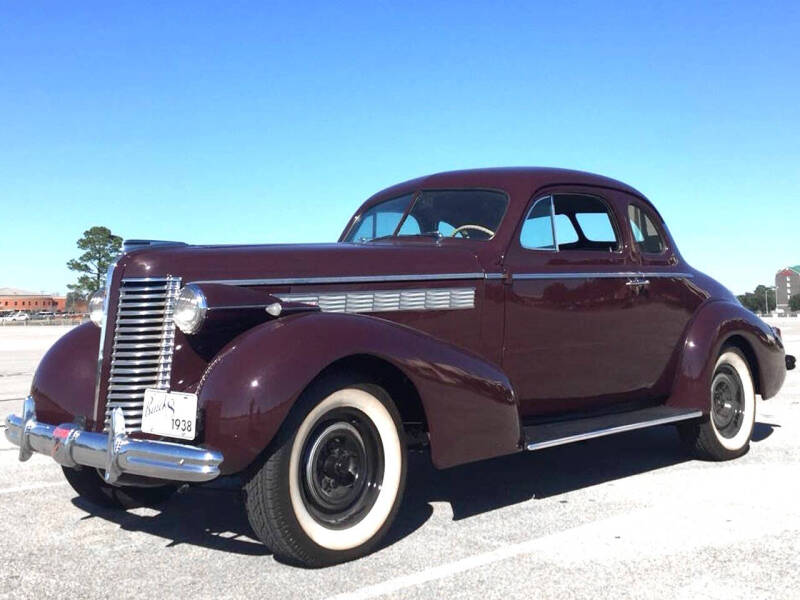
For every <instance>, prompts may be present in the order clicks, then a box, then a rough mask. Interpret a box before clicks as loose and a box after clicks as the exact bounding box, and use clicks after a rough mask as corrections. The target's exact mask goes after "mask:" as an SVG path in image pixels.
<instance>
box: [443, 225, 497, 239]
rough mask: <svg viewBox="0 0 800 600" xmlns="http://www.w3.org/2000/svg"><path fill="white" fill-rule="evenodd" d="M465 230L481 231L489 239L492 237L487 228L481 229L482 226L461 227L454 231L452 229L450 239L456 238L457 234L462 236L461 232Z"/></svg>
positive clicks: (490, 231) (491, 232) (492, 232)
mask: <svg viewBox="0 0 800 600" xmlns="http://www.w3.org/2000/svg"><path fill="white" fill-rule="evenodd" d="M467 229H474V230H475V231H482V232H483V233H485V234H486V235H488V236H489V237H492V236H493V235H494V231H492V230H491V229H489V228H488V227H483V226H482V225H462V226H461V227H456V228H455V229H453V233H451V234H450V237H456V234H457V233H462V234H463V232H464V231H465V230H467ZM461 237H466V236H464V235H462V236H461Z"/></svg>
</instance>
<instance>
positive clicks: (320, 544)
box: [245, 378, 406, 567]
mask: <svg viewBox="0 0 800 600" xmlns="http://www.w3.org/2000/svg"><path fill="white" fill-rule="evenodd" d="M351 379H352V378H351ZM405 478H406V451H405V444H404V443H403V434H402V423H401V420H400V416H399V414H398V412H397V408H396V407H395V406H394V403H393V402H392V400H391V399H390V398H389V395H388V394H387V393H386V392H385V391H384V390H383V389H382V388H380V387H378V386H376V385H372V384H365V383H353V382H352V381H351V380H343V379H336V380H331V379H328V380H327V381H323V382H319V383H317V384H316V385H314V386H312V388H310V389H309V390H308V391H307V392H306V393H304V394H303V397H302V398H301V399H300V400H299V401H298V404H297V405H296V406H295V408H294V409H293V410H292V412H291V413H290V415H289V417H288V418H287V421H286V422H285V423H284V425H283V426H282V428H281V431H280V432H279V433H278V435H277V436H276V439H275V440H274V442H273V444H272V445H271V448H270V453H269V455H268V457H267V458H266V460H265V461H264V463H263V464H262V465H261V467H260V468H259V469H258V470H257V471H255V472H254V473H253V475H252V476H251V477H250V479H249V481H248V482H247V483H246V485H245V495H246V498H245V505H246V508H247V516H248V519H249V521H250V525H251V526H252V527H253V530H254V532H255V533H256V535H257V536H258V537H259V539H261V541H263V542H264V543H265V544H266V545H267V546H268V547H269V548H270V549H271V550H272V552H273V553H274V554H275V555H276V556H277V557H279V558H282V559H284V560H287V561H289V562H291V563H295V564H301V565H304V566H309V567H321V566H326V565H330V564H335V563H339V562H343V561H347V560H352V559H354V558H358V557H360V556H364V555H365V554H368V553H369V552H371V551H372V550H374V549H375V547H376V546H377V544H378V543H379V542H380V540H381V538H382V537H383V535H384V534H385V533H386V531H387V530H388V529H389V527H390V525H391V523H392V521H393V520H394V517H395V515H396V513H397V510H398V508H399V505H400V501H401V498H402V495H403V490H404V487H405Z"/></svg>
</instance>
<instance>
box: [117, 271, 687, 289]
mask: <svg viewBox="0 0 800 600" xmlns="http://www.w3.org/2000/svg"><path fill="white" fill-rule="evenodd" d="M624 277H655V278H658V277H663V278H674V279H690V278H691V277H693V275H692V274H691V273H684V272H680V273H679V272H674V273H673V272H668V271H659V272H642V271H618V272H602V271H597V272H594V273H592V272H584V273H573V272H569V271H563V272H558V273H514V274H513V278H514V279H606V278H611V279H616V278H624ZM505 278H506V274H504V273H424V274H418V275H340V276H334V277H282V278H265V279H197V280H194V281H192V282H191V283H217V284H221V285H240V286H255V285H264V286H268V285H340V284H347V283H394V282H407V281H408V282H413V281H459V280H468V279H485V280H499V279H505ZM129 281H135V279H130V280H129ZM143 281H144V279H143Z"/></svg>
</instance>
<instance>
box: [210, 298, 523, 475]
mask: <svg viewBox="0 0 800 600" xmlns="http://www.w3.org/2000/svg"><path fill="white" fill-rule="evenodd" d="M353 355H371V356H374V357H377V358H381V359H383V360H385V361H387V362H389V363H391V364H392V365H394V366H395V367H396V368H398V369H399V370H400V371H402V372H403V373H404V374H405V375H406V376H407V377H408V378H409V379H410V380H411V382H412V383H413V384H414V385H415V386H416V389H417V391H418V393H419V395H420V398H421V400H422V405H423V408H424V410H425V415H426V419H427V421H428V426H429V432H430V442H431V456H432V459H433V462H434V464H435V465H436V466H437V467H439V468H443V467H448V466H453V465H456V464H460V463H465V462H469V461H473V460H478V459H483V458H489V457H492V456H499V455H502V454H508V453H511V452H515V451H516V450H518V449H519V448H520V441H521V435H520V423H519V412H518V409H517V404H516V399H515V396H514V394H513V391H512V388H511V383H510V382H509V380H508V378H507V377H506V376H505V374H503V372H502V371H500V370H499V369H498V368H497V367H495V366H493V365H491V364H489V363H488V362H486V361H484V360H483V359H481V358H479V357H478V356H476V355H474V354H472V353H470V352H468V351H466V350H463V349H460V348H457V347H455V346H452V345H450V344H447V343H445V342H442V341H439V340H436V339H434V338H431V337H429V336H426V335H424V334H422V333H420V332H418V331H416V330H414V329H410V328H408V327H404V326H402V325H398V324H396V323H391V322H389V321H385V320H382V319H378V318H375V317H369V316H363V315H350V314H333V313H307V314H299V315H292V316H289V317H286V318H281V319H278V320H275V321H271V322H268V323H264V324H262V325H259V326H258V327H255V328H253V329H251V330H250V331H248V332H246V333H244V334H242V335H240V336H239V337H237V338H236V339H234V340H233V341H232V342H231V343H229V344H228V345H227V346H226V347H225V348H223V350H222V351H221V352H220V353H219V354H218V355H217V357H216V358H215V359H214V360H213V361H212V363H211V364H210V365H209V367H208V369H207V371H206V372H205V374H204V375H203V378H202V379H201V381H200V384H199V385H198V395H199V402H200V406H201V407H203V408H204V410H205V441H206V442H207V443H208V444H210V445H211V446H212V447H215V448H219V449H220V450H221V451H222V452H223V453H224V455H225V461H224V463H223V465H222V470H223V472H224V473H235V472H238V471H241V470H242V469H244V468H246V467H247V466H248V465H249V464H250V463H251V462H253V460H255V458H256V457H257V456H258V455H259V454H260V453H261V452H262V451H263V450H264V448H265V447H266V446H267V444H269V442H270V441H271V440H272V438H273V436H274V435H275V433H276V432H277V431H278V428H279V427H280V425H281V423H282V422H283V420H284V419H285V417H286V415H287V414H288V412H289V410H290V409H291V407H292V405H293V404H294V402H295V401H296V400H297V398H298V397H299V396H300V394H301V393H302V392H303V390H304V389H305V388H306V387H307V386H308V384H309V383H311V381H313V379H314V378H315V377H316V376H317V375H318V374H319V373H320V372H321V371H322V370H323V369H325V367H327V366H328V365H330V364H332V363H333V362H335V361H337V360H339V359H342V358H346V357H348V356H353ZM394 400H395V402H402V401H403V399H402V398H394Z"/></svg>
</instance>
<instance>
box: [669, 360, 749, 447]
mask: <svg viewBox="0 0 800 600" xmlns="http://www.w3.org/2000/svg"><path fill="white" fill-rule="evenodd" d="M709 393H710V401H711V413H710V415H709V417H708V420H706V421H703V422H700V423H687V424H684V425H681V426H679V431H680V434H681V437H682V438H683V440H684V442H685V443H686V444H687V445H688V446H689V448H690V449H691V450H692V451H693V452H694V454H695V455H696V456H698V457H699V458H703V459H706V460H730V459H732V458H738V457H739V456H742V455H743V454H745V453H746V452H747V450H748V449H749V447H750V437H751V436H752V435H753V426H754V425H755V417H756V393H755V386H754V385H753V376H752V374H751V373H750V367H749V366H748V364H747V359H746V358H745V356H744V354H742V352H741V351H740V350H739V349H738V348H733V347H728V348H725V349H724V350H723V351H722V353H721V354H720V356H719V358H718V359H717V364H716V365H715V367H714V374H713V376H712V377H711V388H710V390H709Z"/></svg>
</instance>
